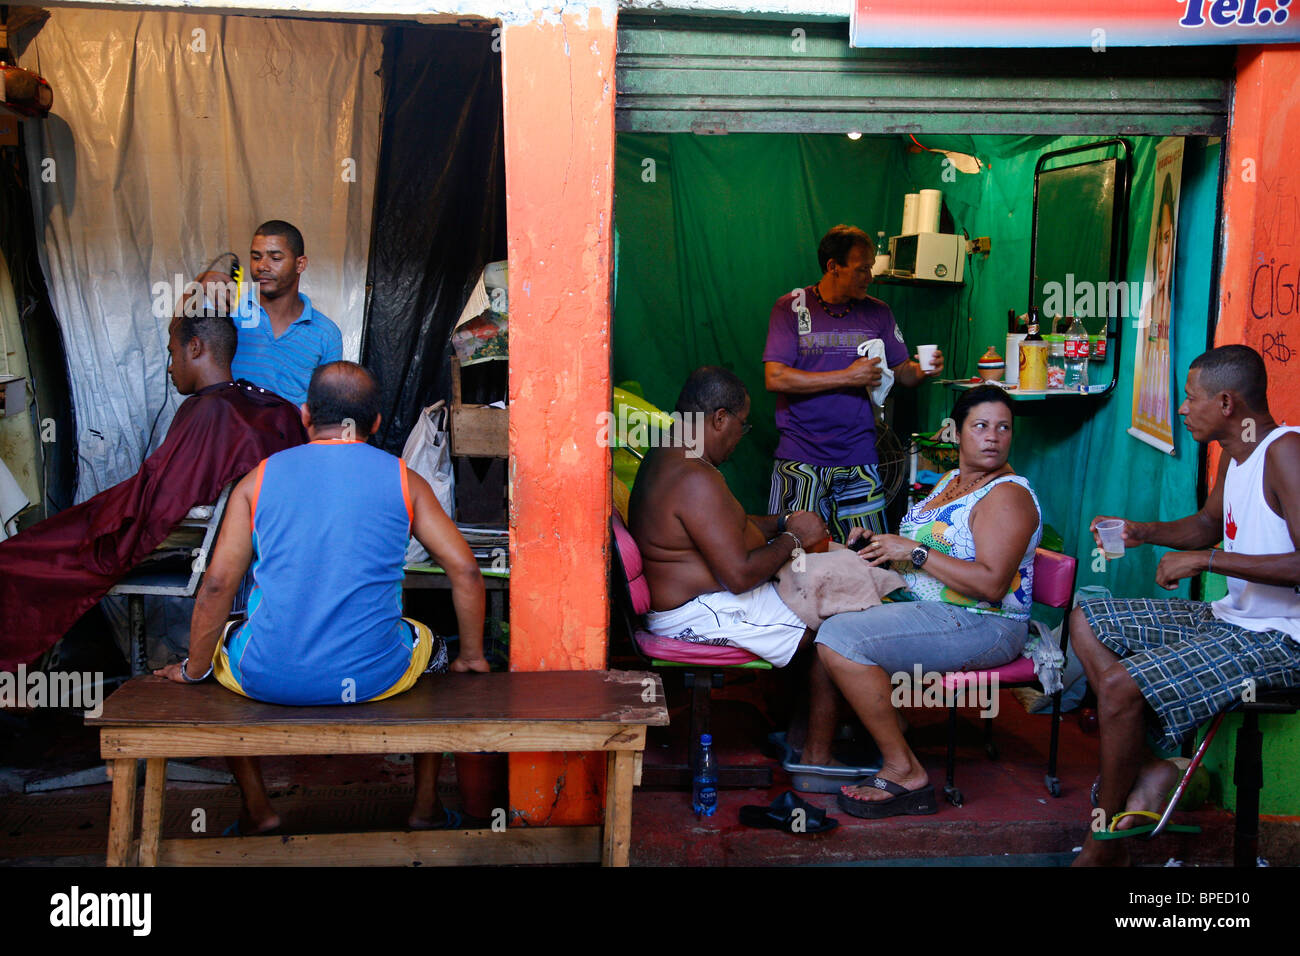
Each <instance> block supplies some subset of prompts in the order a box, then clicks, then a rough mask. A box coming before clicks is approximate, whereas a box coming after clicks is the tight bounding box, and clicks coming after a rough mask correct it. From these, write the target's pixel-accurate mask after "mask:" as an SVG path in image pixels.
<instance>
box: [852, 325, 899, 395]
mask: <svg viewBox="0 0 1300 956" xmlns="http://www.w3.org/2000/svg"><path fill="white" fill-rule="evenodd" d="M858 354H859V355H861V356H862V357H863V358H873V359H880V370H881V371H882V372H883V373H884V377H883V378H881V380H880V384H879V385H877V386H876V387H875V388H873V389H872V390H871V401H872V402H874V403H875V404H876V405H878V406H880V407H881V408H884V407H885V399H886V398H888V397H889V390H890V389H891V388H893V387H894V370H893V369H891V368H890V367H889V365H888V364H887V362H886V359H885V343H884V342H883V341H882V340H880V339H868V340H867V341H865V342H863V343H862V345H860V346H858Z"/></svg>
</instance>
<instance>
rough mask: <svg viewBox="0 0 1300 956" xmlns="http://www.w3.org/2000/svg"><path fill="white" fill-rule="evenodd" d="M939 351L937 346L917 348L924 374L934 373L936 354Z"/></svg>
mask: <svg viewBox="0 0 1300 956" xmlns="http://www.w3.org/2000/svg"><path fill="white" fill-rule="evenodd" d="M937 351H939V346H937V345H918V346H917V347H916V357H917V360H918V361H919V362H920V363H921V371H922V372H933V371H934V353H935V352H937Z"/></svg>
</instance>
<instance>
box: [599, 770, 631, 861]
mask: <svg viewBox="0 0 1300 956" xmlns="http://www.w3.org/2000/svg"><path fill="white" fill-rule="evenodd" d="M606 767H607V770H606V775H605V846H604V853H603V854H602V860H601V862H602V863H603V865H605V866H627V865H628V851H629V850H630V849H631V844H632V778H633V775H634V772H635V767H636V755H635V753H634V752H633V751H631V750H611V751H610V752H609V756H608V758H607V764H606Z"/></svg>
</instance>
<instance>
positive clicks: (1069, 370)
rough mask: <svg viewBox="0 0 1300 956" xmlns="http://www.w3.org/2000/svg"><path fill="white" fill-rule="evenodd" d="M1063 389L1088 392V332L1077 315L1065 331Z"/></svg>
mask: <svg viewBox="0 0 1300 956" xmlns="http://www.w3.org/2000/svg"><path fill="white" fill-rule="evenodd" d="M1065 387H1066V388H1067V389H1070V390H1071V391H1079V392H1086V391H1087V390H1088V330H1087V329H1085V328H1084V327H1083V323H1082V322H1080V321H1079V317H1078V316H1077V315H1076V316H1075V317H1074V319H1073V321H1071V322H1070V325H1069V328H1067V329H1066V330H1065Z"/></svg>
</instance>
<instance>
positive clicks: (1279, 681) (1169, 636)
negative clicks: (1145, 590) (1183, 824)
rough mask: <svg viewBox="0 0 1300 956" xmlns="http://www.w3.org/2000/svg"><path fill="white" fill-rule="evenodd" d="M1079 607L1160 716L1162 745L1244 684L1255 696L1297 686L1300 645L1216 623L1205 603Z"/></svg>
mask: <svg viewBox="0 0 1300 956" xmlns="http://www.w3.org/2000/svg"><path fill="white" fill-rule="evenodd" d="M1079 607H1080V608H1081V609H1082V610H1083V613H1084V615H1085V616H1086V617H1087V618H1088V623H1089V624H1090V625H1091V626H1092V632H1093V633H1094V634H1096V635H1097V640H1099V641H1101V643H1102V644H1104V645H1105V646H1106V647H1108V648H1110V650H1112V651H1114V652H1115V653H1116V654H1118V655H1120V657H1121V658H1122V660H1121V661H1120V663H1121V664H1123V665H1124V669H1125V670H1127V671H1128V672H1129V675H1130V676H1131V677H1132V678H1133V680H1134V681H1135V682H1136V683H1137V685H1138V689H1139V690H1141V691H1142V696H1143V697H1145V698H1146V701H1147V703H1148V704H1150V705H1151V708H1152V710H1154V711H1155V712H1156V716H1157V717H1159V718H1160V724H1161V727H1162V728H1163V730H1164V732H1165V736H1164V737H1163V738H1162V739H1161V740H1160V741H1159V742H1158V743H1159V746H1160V747H1161V748H1163V749H1165V750H1176V749H1178V748H1179V747H1180V746H1182V743H1183V741H1184V740H1185V739H1187V738H1188V737H1189V736H1190V735H1191V734H1192V733H1193V732H1194V731H1195V730H1196V728H1197V727H1199V726H1200V725H1201V724H1203V723H1205V722H1206V721H1208V720H1210V719H1211V718H1212V717H1214V715H1215V714H1217V713H1219V711H1221V710H1226V709H1228V708H1229V707H1232V706H1235V705H1236V704H1237V703H1238V702H1239V701H1240V700H1241V697H1242V694H1243V692H1244V691H1245V690H1246V688H1248V687H1253V688H1254V691H1255V693H1256V694H1258V693H1260V692H1262V691H1265V690H1284V689H1288V688H1294V687H1298V686H1300V642H1297V641H1295V640H1294V639H1292V638H1291V637H1288V636H1287V635H1286V634H1284V633H1282V632H1281V631H1248V630H1246V629H1245V628H1244V627H1238V626H1237V625H1236V624H1229V623H1228V622H1227V621H1221V620H1219V619H1218V618H1217V617H1215V616H1214V613H1213V611H1212V610H1211V608H1210V605H1209V604H1206V603H1204V602H1201V601H1185V600H1179V599H1176V598H1175V599H1170V600H1164V601H1155V600H1149V599H1134V600H1116V599H1114V598H1099V599H1097V600H1091V601H1081V602H1080V603H1079Z"/></svg>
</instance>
